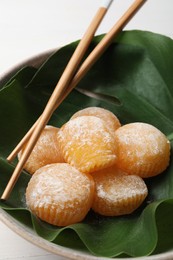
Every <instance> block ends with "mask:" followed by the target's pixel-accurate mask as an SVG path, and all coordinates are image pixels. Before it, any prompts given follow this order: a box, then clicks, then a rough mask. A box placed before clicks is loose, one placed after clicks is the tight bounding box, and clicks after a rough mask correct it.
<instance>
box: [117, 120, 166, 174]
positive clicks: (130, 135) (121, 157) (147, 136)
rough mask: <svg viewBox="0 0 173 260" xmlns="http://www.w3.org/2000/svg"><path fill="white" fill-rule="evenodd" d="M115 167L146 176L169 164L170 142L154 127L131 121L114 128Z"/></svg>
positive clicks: (158, 171) (161, 170) (160, 171)
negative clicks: (115, 145) (116, 149)
mask: <svg viewBox="0 0 173 260" xmlns="http://www.w3.org/2000/svg"><path fill="white" fill-rule="evenodd" d="M115 140H116V144H117V148H118V151H117V163H116V165H117V167H119V168H120V169H122V170H123V171H125V172H127V173H128V174H135V175H139V176H141V177H142V178H148V177H152V176H155V175H158V174H160V173H162V172H163V171H164V170H165V169H166V168H167V166H168V165H169V160H170V142H169V140H168V139H167V138H166V136H165V135H164V134H163V133H162V132H161V131H160V130H158V129H157V128H156V127H154V126H152V125H150V124H146V123H131V124H127V125H124V126H122V127H120V128H119V129H117V130H116V132H115Z"/></svg>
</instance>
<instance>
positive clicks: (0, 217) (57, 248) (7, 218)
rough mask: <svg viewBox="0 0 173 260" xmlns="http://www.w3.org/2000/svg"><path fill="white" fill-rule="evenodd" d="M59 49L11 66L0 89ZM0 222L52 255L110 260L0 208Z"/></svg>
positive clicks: (150, 259) (168, 256)
mask: <svg viewBox="0 0 173 260" xmlns="http://www.w3.org/2000/svg"><path fill="white" fill-rule="evenodd" d="M58 49H60V47H59V48H56V49H55V48H54V49H50V50H47V51H43V52H41V53H39V54H37V55H33V56H31V57H30V58H28V59H24V60H23V61H21V62H20V63H18V64H16V65H14V66H12V67H11V68H10V69H9V70H7V71H6V72H5V73H3V74H1V75H0V89H1V87H2V86H3V85H4V84H5V83H7V82H8V80H9V79H10V78H11V77H12V76H13V75H15V73H16V72H17V71H18V70H19V69H21V68H22V67H24V66H34V67H38V66H41V65H42V64H43V63H44V62H45V61H46V59H47V58H48V57H50V56H51V55H52V54H53V53H54V52H55V51H57V50H58ZM0 221H2V222H3V223H4V224H5V225H6V226H7V227H9V228H10V229H11V230H12V231H14V232H15V233H16V234H18V235H19V236H20V237H22V238H24V239H25V240H27V241H28V242H30V243H31V244H34V245H36V246H38V247H40V248H42V249H44V250H46V251H48V252H50V253H52V254H55V255H58V256H62V257H66V258H68V259H74V260H76V259H77V260H78V259H80V260H98V259H100V260H108V259H111V258H109V257H97V256H94V255H92V254H91V253H90V252H89V251H88V252H84V251H79V250H75V249H71V248H67V247H63V246H61V245H57V244H54V243H53V242H50V241H48V240H46V239H44V238H42V237H40V236H38V235H37V234H36V233H35V232H34V231H33V230H32V229H30V228H29V227H27V226H25V225H24V224H22V223H21V222H19V221H18V220H16V219H15V218H13V217H12V216H11V215H10V214H8V212H6V211H5V210H3V209H2V208H0ZM115 259H116V260H122V259H126V260H132V259H133V257H130V258H129V257H128V258H117V257H116V258H115ZM172 259H173V250H171V251H168V252H164V253H161V254H157V255H151V256H142V257H135V260H172Z"/></svg>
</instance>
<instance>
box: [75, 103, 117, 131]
mask: <svg viewBox="0 0 173 260" xmlns="http://www.w3.org/2000/svg"><path fill="white" fill-rule="evenodd" d="M79 116H96V117H99V118H100V119H102V120H103V121H104V122H105V125H106V127H107V128H108V129H109V130H110V131H112V133H114V132H115V131H116V130H117V129H118V128H119V127H120V126H121V123H120V121H119V119H118V118H117V117H116V116H115V115H114V114H113V113H112V112H111V111H109V110H107V109H104V108H101V107H87V108H84V109H82V110H79V111H77V112H76V113H75V114H74V115H73V116H72V117H71V119H73V118H76V117H79Z"/></svg>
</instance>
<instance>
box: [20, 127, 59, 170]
mask: <svg viewBox="0 0 173 260" xmlns="http://www.w3.org/2000/svg"><path fill="white" fill-rule="evenodd" d="M58 131H59V128H57V127H54V126H49V125H47V126H46V127H45V128H44V130H43V131H42V133H41V135H40V137H39V139H38V141H37V143H36V145H35V147H34V149H33V150H32V152H31V154H30V156H29V158H28V160H27V162H26V164H25V166H24V169H25V170H26V171H28V172H29V173H30V174H34V172H35V171H36V170H38V169H39V168H41V167H43V166H45V165H47V164H51V163H59V162H64V159H63V157H62V154H61V151H60V147H59V143H58V140H57V132H58ZM24 149H25V147H24ZM24 149H23V150H24ZM23 150H22V151H21V152H20V153H19V154H18V158H19V160H20V158H21V155H22V153H23Z"/></svg>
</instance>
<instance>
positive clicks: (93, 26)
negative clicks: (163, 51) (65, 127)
mask: <svg viewBox="0 0 173 260" xmlns="http://www.w3.org/2000/svg"><path fill="white" fill-rule="evenodd" d="M112 1H113V0H102V2H101V4H100V7H99V8H98V10H97V12H96V14H95V16H94V18H93V19H92V21H91V23H90V25H89V27H88V29H87V30H86V32H85V34H84V36H83V38H82V39H81V41H80V42H79V44H78V46H77V48H76V50H75V52H74V53H73V55H72V57H71V59H70V61H69V62H68V64H67V66H66V68H65V70H64V72H63V74H62V76H61V78H60V80H59V82H58V84H57V85H56V87H55V91H56V93H55V91H54V92H53V95H52V96H51V98H50V100H49V102H48V105H47V106H48V109H47V111H48V114H50V116H51V114H52V113H53V111H54V109H53V106H52V104H51V103H52V100H54V105H56V100H55V99H56V95H57V96H61V94H62V92H63V89H64V88H66V87H67V86H68V84H69V83H70V81H71V79H72V77H73V76H74V74H75V72H76V70H77V68H78V66H79V64H80V62H81V60H82V58H83V56H84V54H85V53H86V50H87V49H88V47H89V45H90V43H91V41H92V39H93V37H94V35H95V32H96V30H97V28H98V26H99V25H100V23H101V21H102V20H103V18H104V16H105V14H106V12H107V10H108V9H109V7H110V5H111V3H112ZM47 106H46V107H47ZM54 107H55V106H54ZM43 113H44V112H43ZM46 114H47V112H46ZM50 116H48V115H47V116H46V117H44V120H43V121H45V122H47V121H48V120H49V117H50ZM41 119H42V115H41V116H40V117H39V119H38V120H37V121H36V123H35V124H34V125H33V127H32V128H31V129H30V130H29V132H28V133H27V134H26V136H25V138H23V139H22V140H21V142H20V143H19V144H18V145H17V147H16V148H15V149H14V150H13V152H12V153H11V155H9V156H8V158H7V160H8V161H11V160H13V159H14V157H15V156H16V155H17V153H18V152H19V151H20V150H21V148H22V146H23V145H24V143H26V140H28V139H29V138H30V136H31V135H32V133H33V132H34V131H35V129H36V127H37V126H39V131H38V130H37V134H36V135H35V138H33V139H32V143H31V142H30V145H29V143H28V145H29V146H26V150H25V151H26V153H23V155H22V157H21V159H20V161H19V163H18V164H17V166H16V168H15V170H14V172H13V174H12V177H11V178H10V181H9V183H8V184H7V186H6V189H5V190H4V193H3V195H2V196H1V199H2V200H6V199H7V198H8V197H9V195H10V193H11V191H12V189H13V187H14V185H15V183H16V181H17V179H18V177H19V175H20V172H21V171H22V169H23V166H24V164H25V162H26V160H27V158H28V157H29V154H30V153H31V151H32V149H33V147H34V145H35V143H36V141H37V139H38V138H39V135H40V132H41V128H42V124H43V123H42V121H41ZM43 128H44V126H43ZM27 147H28V148H29V149H27Z"/></svg>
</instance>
